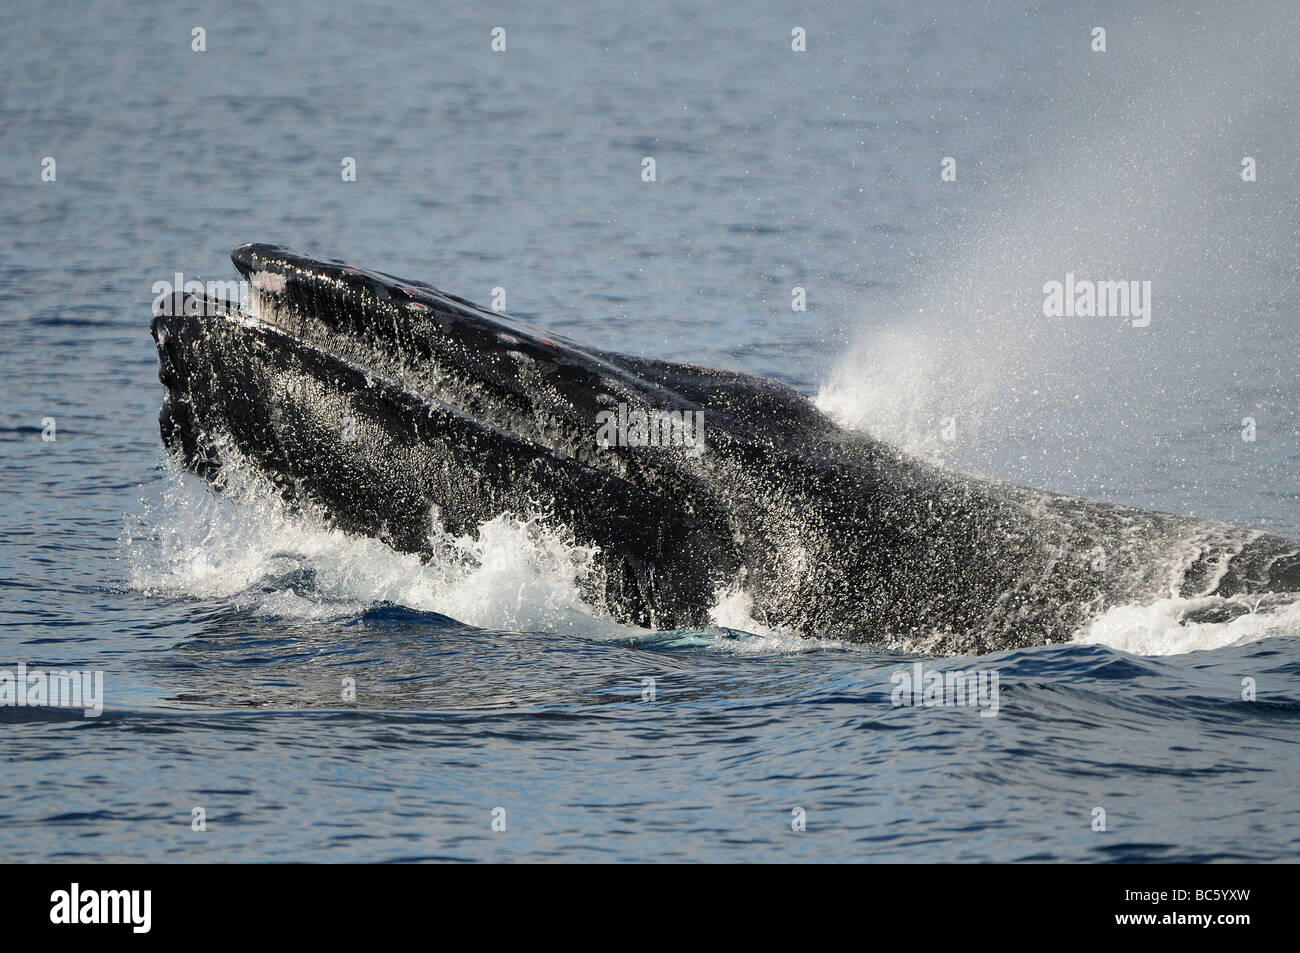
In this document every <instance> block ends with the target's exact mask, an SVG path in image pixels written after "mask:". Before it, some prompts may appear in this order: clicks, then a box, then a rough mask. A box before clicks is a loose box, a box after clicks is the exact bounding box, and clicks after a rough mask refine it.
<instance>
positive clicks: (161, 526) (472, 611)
mask: <svg viewBox="0 0 1300 953" xmlns="http://www.w3.org/2000/svg"><path fill="white" fill-rule="evenodd" d="M228 476H229V474H228ZM232 483H233V484H238V485H231V486H228V487H227V488H226V492H224V493H220V494H216V493H213V492H211V491H210V490H209V488H208V487H207V486H206V485H205V484H204V483H203V481H202V480H200V479H198V478H197V477H193V476H191V475H189V474H185V473H182V472H179V471H177V470H174V469H171V468H169V469H168V474H167V476H166V478H165V479H164V481H163V482H162V483H161V484H160V485H158V486H156V487H154V488H153V490H152V492H151V494H150V495H149V496H146V497H145V498H144V499H142V500H141V505H142V511H141V512H140V513H139V514H137V515H136V516H134V517H132V518H130V519H129V521H128V527H127V529H126V530H125V531H124V533H123V536H122V539H121V550H122V552H123V554H124V555H125V557H126V560H127V563H128V566H129V572H130V583H131V585H132V587H133V588H135V589H137V590H139V591H141V592H145V593H158V594H166V595H172V596H188V597H191V598H199V599H215V600H222V601H226V602H229V603H231V604H233V605H236V606H240V607H244V608H248V609H250V610H252V611H253V612H254V613H255V614H258V615H266V616H276V617H286V618H299V619H305V620H322V619H329V618H343V617H348V616H355V615H356V614H358V613H359V612H361V611H363V610H364V609H365V608H366V607H367V606H370V605H374V604H377V603H383V602H388V603H392V604H396V605H401V606H406V607H409V608H412V609H416V610H420V611H427V612H438V613H441V614H444V615H447V616H450V617H452V618H454V619H457V620H458V621H461V622H465V623H467V624H470V625H474V626H479V627H483V628H500V629H512V630H517V631H543V632H568V633H576V634H581V635H584V636H588V637H606V638H612V637H625V636H626V635H628V634H630V633H638V632H641V631H642V630H639V629H635V628H632V627H628V626H621V625H618V624H616V623H614V622H613V621H611V620H610V619H608V618H605V617H602V614H601V613H600V612H599V610H597V609H595V608H593V607H592V606H590V605H588V604H587V603H585V602H583V601H582V599H581V596H580V592H581V586H582V583H583V581H584V580H586V579H587V578H588V577H589V575H590V573H591V572H592V571H593V560H594V557H595V555H596V551H595V550H594V549H593V548H590V547H583V546H578V545H575V544H574V543H573V542H572V540H571V539H569V538H568V537H567V536H566V534H565V533H564V532H563V530H558V529H555V528H553V527H549V526H545V525H543V524H542V523H541V521H539V520H538V519H537V518H535V517H527V516H525V517H519V516H514V515H504V516H500V517H498V518H496V519H494V520H491V521H490V522H488V523H486V524H484V525H483V526H481V527H479V531H478V538H477V539H475V538H471V537H470V536H468V535H465V536H453V535H451V534H447V533H438V534H437V537H436V539H435V540H434V542H435V556H434V558H433V559H431V560H429V561H428V562H422V561H421V560H420V559H419V558H418V557H417V556H414V555H410V554H405V553H399V552H396V551H395V550H393V549H391V548H390V547H388V546H386V545H384V544H383V543H381V542H379V541H378V540H374V539H369V538H365V537H358V536H352V535H349V534H347V533H344V532H341V531H339V530H337V529H331V528H329V527H328V526H327V525H326V524H325V522H324V521H323V520H321V519H320V518H319V517H318V516H316V515H314V514H311V513H298V512H292V511H290V510H289V509H288V508H287V507H286V506H284V504H283V503H281V502H280V500H279V499H278V497H276V496H274V494H273V493H271V491H270V490H269V489H268V488H266V487H264V486H261V485H259V484H258V481H257V480H256V479H255V478H249V477H247V476H246V475H245V476H241V477H239V478H238V479H237V480H235V481H232Z"/></svg>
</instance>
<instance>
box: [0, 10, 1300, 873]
mask: <svg viewBox="0 0 1300 953" xmlns="http://www.w3.org/2000/svg"><path fill="white" fill-rule="evenodd" d="M1058 6H1059V5H1052V4H1041V5H1040V4H1021V3H998V4H985V5H980V6H978V7H976V8H975V9H967V7H966V5H964V4H955V3H954V4H941V3H922V4H907V5H902V4H898V5H888V4H871V3H859V4H852V3H844V4H836V5H833V6H832V7H831V8H830V9H827V10H823V11H820V12H816V13H803V12H799V13H796V12H792V11H791V10H789V9H788V8H787V6H786V5H782V4H775V3H758V4H745V5H744V7H743V9H742V8H741V7H740V6H739V5H736V6H735V7H732V6H730V5H708V7H707V8H705V9H699V8H698V5H693V4H687V3H665V4H655V5H640V6H626V5H621V4H612V3H610V4H580V5H554V6H549V7H546V8H542V7H540V6H536V5H534V6H527V7H526V8H525V7H520V6H519V5H518V4H493V3H483V4H475V5H448V6H447V7H446V8H445V9H434V8H432V7H427V8H426V6H425V5H414V4H412V5H403V4H396V3H375V2H371V3H363V4H359V5H353V6H351V7H349V8H348V9H346V10H345V9H343V8H333V7H327V6H321V5H307V4H300V3H282V4H274V5H269V6H268V5H265V4H253V3H232V4H227V5H223V7H222V8H221V9H220V11H218V10H216V9H215V8H213V9H210V10H209V9H206V8H204V9H201V10H200V9H197V8H188V7H179V8H178V7H175V6H172V5H165V4H153V3H140V4H132V5H129V6H120V7H109V6H105V5H83V4H64V3H59V2H51V3H43V4H10V5H8V6H6V7H5V8H4V10H3V12H0V54H3V55H0V73H2V74H3V83H2V84H0V385H2V387H3V398H4V399H3V400H2V401H0V454H2V458H0V492H2V494H3V496H2V497H0V669H13V668H14V667H15V666H17V665H18V664H20V663H21V664H25V665H26V666H27V668H28V669H29V670H37V669H49V670H68V669H77V670H83V669H84V670H97V671H101V672H102V673H103V686H104V694H103V701H104V711H103V713H102V714H101V715H100V716H99V717H93V718H87V717H83V716H82V714H81V713H80V712H79V711H69V710H58V709H50V708H30V707H27V708H23V707H0V737H3V746H2V747H0V752H2V759H3V760H2V763H3V785H2V786H0V859H2V860H6V861H35V860H103V861H127V860H168V861H193V862H205V861H256V860H277V861H283V860H308V861H380V860H388V861H393V860H425V859H428V860H436V859H458V860H459V859H464V860H503V861H504V860H588V861H614V860H624V861H627V860H631V861H649V860H692V861H696V860H712V861H811V860H832V861H876V860H882V861H924V862H934V861H1011V860H1045V861H1059V860H1069V861H1145V860H1151V861H1172V860H1184V861H1211V860H1295V859H1296V857H1297V853H1298V852H1300V811H1298V809H1297V807H1296V800H1295V791H1296V790H1297V786H1298V782H1300V771H1298V770H1297V766H1296V764H1297V762H1296V754H1297V749H1296V738H1297V728H1300V608H1298V607H1297V606H1296V605H1295V604H1293V603H1288V602H1286V601H1283V602H1282V604H1280V605H1277V606H1273V607H1269V606H1252V607H1251V608H1253V609H1254V610H1255V611H1251V612H1247V613H1245V614H1240V615H1235V617H1233V618H1231V619H1228V618H1227V615H1226V614H1225V615H1224V617H1223V618H1224V621H1221V622H1201V623H1192V622H1188V621H1187V620H1186V619H1185V618H1184V615H1185V613H1186V612H1187V611H1188V610H1191V609H1203V608H1207V607H1208V608H1215V607H1216V606H1214V605H1210V606H1205V605H1193V604H1191V603H1189V602H1186V601H1182V600H1173V599H1171V600H1165V601H1162V602H1158V603H1155V604H1152V605H1134V606H1124V607H1120V608H1117V609H1113V610H1111V611H1110V612H1108V613H1107V614H1106V615H1105V616H1103V617H1101V618H1099V619H1096V620H1095V621H1094V622H1093V623H1092V624H1091V625H1090V626H1089V627H1088V628H1086V629H1084V630H1081V631H1080V632H1079V633H1077V635H1076V637H1075V640H1074V641H1073V642H1071V643H1068V644H1063V645H1055V646H1045V647H1038V648H1030V649H1024V650H1019V651H1015V652H1008V653H999V654H996V655H989V656H983V657H980V658H977V659H974V658H961V659H944V658H930V657H921V656H910V655H904V654H901V653H896V652H889V651H884V650H881V649H879V648H873V647H871V646H864V645H851V644H845V643H840V642H834V641H830V640H825V639H815V638H814V639H800V638H798V637H795V636H792V635H790V634H788V633H782V632H773V631H767V630H765V629H764V628H763V627H762V626H761V625H758V624H757V623H755V622H754V621H753V620H752V619H751V618H750V616H749V613H748V612H747V609H746V605H745V600H744V597H743V594H742V595H733V596H729V597H720V598H719V604H718V606H717V608H716V610H715V621H716V625H715V626H713V627H711V628H709V629H707V630H702V631H691V632H649V631H644V630H638V629H631V628H628V627H624V626H619V625H615V624H613V623H611V622H610V621H609V620H608V619H605V618H602V617H600V615H599V613H597V612H594V611H593V610H592V609H591V608H590V607H588V606H586V605H584V604H583V603H582V602H581V601H580V600H579V599H578V598H577V588H576V585H575V583H574V579H575V576H576V575H579V574H580V573H581V571H582V567H583V566H584V564H585V560H586V559H588V558H589V557H590V554H589V553H588V552H586V551H584V550H583V549H582V548H581V547H575V546H574V545H572V543H571V542H570V541H569V540H566V539H565V537H564V534H563V533H562V532H559V531H556V530H555V529H554V528H551V527H545V526H541V525H539V524H537V523H535V522H531V521H529V519H528V518H527V517H526V515H523V514H521V515H520V517H519V518H503V519H500V520H497V521H494V522H493V523H491V524H489V525H487V526H484V527H482V528H481V529H480V531H479V533H478V534H477V536H476V537H474V538H463V539H455V540H448V541H447V547H446V552H447V556H446V558H444V559H440V560H435V561H433V562H431V563H428V564H421V563H420V562H419V561H418V560H415V559H413V558H411V557H407V556H402V555H399V554H396V553H394V552H392V551H390V550H387V549H386V548H384V547H383V546H381V545H379V544H377V543H375V542H373V541H368V540H362V539H356V538H349V537H346V536H344V535H342V534H339V533H337V532H334V531H332V530H331V529H330V528H329V527H327V526H324V525H322V524H320V523H319V522H314V521H312V520H311V519H310V518H308V517H304V516H301V515H295V514H292V513H288V512H285V511H284V510H283V509H282V508H281V507H279V506H278V505H277V504H275V503H274V502H272V501H271V500H270V499H268V498H267V497H266V496H265V495H264V494H259V493H258V492H257V488H256V486H255V485H253V484H252V483H251V482H250V485H249V486H247V487H244V488H242V490H240V491H239V492H232V493H230V494H228V495H226V496H223V497H216V496H214V495H213V494H212V493H211V492H210V491H209V490H208V489H207V487H206V486H205V485H204V484H203V482H202V481H201V480H199V479H198V478H196V477H193V476H190V475H186V474H184V473H181V472H179V471H177V470H176V469H175V468H174V467H173V466H172V465H171V464H170V463H168V462H167V461H166V459H165V457H164V454H163V452H162V449H161V445H160V441H159V438H158V432H157V422H156V414H157V410H158V406H159V403H160V400H161V397H162V388H161V385H159V383H158V381H157V376H156V358H155V353H154V349H153V343H152V341H151V340H150V338H149V332H148V325H149V316H150V305H151V302H152V299H153V297H154V291H153V285H154V283H155V282H158V281H169V280H172V277H173V275H174V274H175V273H177V272H182V273H183V274H184V275H185V276H186V277H187V278H198V279H218V280H224V279H227V278H231V277H234V272H233V270H232V269H231V267H230V264H229V260H228V254H229V250H230V249H231V248H232V247H234V246H235V245H237V244H239V243H242V242H245V241H269V242H280V243H283V244H287V245H290V246H292V247H296V248H301V249H303V250H307V251H311V252H315V253H317V254H320V255H322V256H323V257H338V258H344V259H348V260H351V261H353V262H355V263H357V264H360V265H364V266H368V267H374V268H378V269H382V270H385V271H389V272H392V273H396V274H404V275H409V276H411V277H415V278H420V279H425V280H429V281H432V282H433V283H435V284H437V285H439V286H440V287H443V288H444V289H446V290H448V291H451V292H453V293H456V294H459V295H462V296H465V297H468V298H471V299H475V300H480V301H486V300H488V299H489V298H490V297H491V295H492V289H493V288H497V287H502V288H505V289H506V294H507V307H508V309H509V310H511V311H512V312H514V313H516V314H518V315H520V316H523V317H526V318H528V319H529V320H532V321H535V322H537V323H539V324H542V325H544V326H549V327H552V328H554V329H556V330H557V331H560V332H562V333H565V334H568V335H570V336H572V337H574V338H576V339H578V340H585V341H589V342H591V343H593V344H596V345H600V346H604V347H611V348H616V349H619V350H623V351H627V352H631V353H636V354H647V355H654V356H659V357H664V358H669V359H689V360H694V361H699V362H701V363H706V364H717V365H723V366H733V367H738V368H741V369H744V370H749V371H754V372H757V373H762V374H767V375H771V376H774V377H777V378H779V379H781V380H784V381H786V382H788V383H790V384H791V385H793V386H795V387H797V388H799V389H801V390H803V391H804V392H806V393H808V394H809V395H810V396H813V397H814V398H815V399H816V400H817V401H818V403H819V404H820V405H821V406H822V407H823V408H824V409H825V410H826V411H827V412H828V413H830V414H832V415H833V416H835V417H836V418H837V419H839V420H841V421H842V422H843V423H844V424H845V425H847V426H852V427H858V428H862V429H865V430H867V431H869V432H871V433H873V434H876V435H878V436H880V437H882V438H884V439H888V440H890V441H891V442H894V443H896V444H898V445H900V446H902V447H904V448H905V449H907V450H909V451H910V452H913V453H915V454H918V455H922V456H926V457H928V458H931V459H936V460H939V461H941V462H943V463H945V464H947V465H951V466H954V467H958V468H961V469H965V470H970V471H974V472H978V473H981V474H985V475H989V476H993V477H999V478H1004V479H1009V480H1014V481H1017V482H1021V483H1026V484H1032V485H1035V486H1044V487H1049V488H1051V489H1054V490H1059V491H1062V492H1068V493H1074V494H1078V495H1082V496H1088V497H1095V498H1103V499H1112V500H1118V501H1121V502H1124V503H1129V504H1133V505H1139V506H1144V507H1148V508H1152V509H1162V510H1169V511H1176V512H1189V513H1197V514H1200V515H1204V516H1207V517H1213V518H1217V519H1224V520H1228V521H1230V522H1233V523H1237V524H1239V525H1243V526H1249V527H1252V528H1259V529H1264V530H1267V531H1270V532H1273V533H1278V534H1282V535H1291V536H1297V537H1300V480H1297V476H1296V474H1297V469H1298V467H1300V379H1298V378H1300V375H1297V373H1296V366H1297V361H1296V358H1297V354H1300V322H1297V313H1298V312H1300V286H1298V282H1300V261H1298V260H1297V250H1296V240H1295V238H1296V236H1295V227H1296V222H1298V221H1300V207H1298V206H1300V176H1298V175H1297V166H1296V161H1295V152H1296V149H1295V145H1296V143H1297V142H1298V141H1300V121H1298V120H1297V116H1296V113H1295V109H1294V105H1293V103H1294V95H1293V90H1294V89H1295V88H1296V81H1297V79H1300V77H1298V76H1297V73H1298V72H1300V60H1297V58H1296V57H1295V56H1294V53H1293V50H1294V48H1295V46H1296V44H1297V41H1300V24H1298V20H1300V15H1298V14H1297V11H1296V10H1295V9H1294V8H1293V7H1292V6H1291V5H1288V4H1285V3H1280V2H1279V3H1269V4H1265V3H1259V4H1252V3H1246V4H1237V5H1233V7H1232V9H1231V10H1226V11H1224V12H1222V13H1219V12H1215V11H1206V10H1204V9H1199V8H1198V7H1197V6H1196V5H1193V4H1172V3H1170V4H1150V3H1137V2H1133V3H1106V2H1095V3H1087V4H1083V5H1079V6H1076V7H1073V8H1070V9H1066V8H1064V7H1060V8H1058ZM497 26H500V27H503V28H504V29H505V30H506V50H505V51H504V52H493V51H492V49H491V39H492V37H491V31H492V29H493V28H494V27H497ZM1099 26H1100V27H1103V28H1105V30H1106V47H1107V48H1106V51H1105V52H1094V51H1093V50H1092V49H1091V44H1092V42H1093V40H1092V30H1093V28H1094V27H1099ZM197 27H201V28H203V29H204V30H205V31H206V32H205V34H204V39H205V42H206V50H205V51H203V52H198V51H196V50H194V49H192V43H193V42H194V40H193V32H192V31H193V30H194V29H195V28H197ZM795 27H803V28H804V30H805V31H806V36H807V50H806V51H805V52H795V51H793V50H792V49H791V31H792V30H793V29H794V28H795ZM1248 156H1249V157H1251V158H1252V159H1253V160H1254V162H1255V167H1256V171H1257V178H1256V180H1255V181H1253V182H1245V181H1243V180H1242V178H1241V175H1240V172H1241V170H1242V167H1243V166H1242V160H1243V158H1244V157H1248ZM46 157H50V158H53V159H54V162H55V165H54V169H55V176H54V181H43V179H42V169H43V162H44V160H45V159H46ZM345 157H351V158H352V159H354V160H355V164H356V169H357V174H356V181H353V182H346V181H344V180H343V178H342V176H341V175H340V171H341V163H342V162H343V160H344V158H345ZM645 157H653V158H654V159H655V167H656V181H654V182H645V181H643V180H642V175H641V173H642V160H643V159H644V158H645ZM945 157H950V158H952V159H954V160H955V168H956V181H950V182H949V181H943V180H942V179H941V176H940V172H941V165H942V162H943V160H944V158H945ZM1067 273H1073V274H1076V275H1079V276H1087V277H1093V278H1098V279H1110V278H1115V279H1126V280H1127V279H1141V280H1150V281H1151V282H1152V288H1153V293H1152V294H1153V297H1152V311H1151V322H1150V325H1149V326H1147V327H1134V326H1133V325H1132V323H1131V322H1129V321H1127V320H1123V319H1115V318H1073V319H1065V318H1047V317H1045V316H1044V315H1043V313H1042V310H1041V305H1042V287H1043V284H1044V282H1047V281H1051V280H1064V279H1065V276H1066V274H1067ZM795 287H802V288H804V289H805V290H806V294H807V301H808V308H807V310H806V311H804V312H799V311H794V310H792V308H791V301H792V293H793V292H792V289H793V288H795ZM47 419H52V420H53V436H54V437H55V439H53V440H47V439H43V436H49V435H50V424H49V423H48V422H47ZM1244 434H1246V435H1249V436H1252V437H1253V438H1254V439H1249V440H1248V439H1243V435H1244ZM1218 608H1223V607H1222V606H1218ZM918 662H919V663H921V664H922V665H923V668H924V670H926V671H941V672H951V671H956V670H965V671H984V672H994V673H996V674H997V677H998V686H999V694H998V700H997V710H996V714H995V715H993V714H992V710H991V709H990V708H989V707H984V708H981V707H978V706H975V707H969V706H968V707H925V706H895V705H894V704H893V700H892V698H891V694H892V693H893V691H894V688H895V684H896V682H895V676H896V675H897V673H900V672H912V671H914V668H913V666H914V665H915V664H916V663H918ZM348 679H350V680H352V682H351V686H352V690H353V691H354V692H355V696H354V697H353V696H352V695H350V694H349V695H347V696H345V689H346V688H347V687H348V686H347V684H346V683H345V680H348ZM196 809H201V811H202V817H203V820H204V824H203V825H198V824H197V822H196V820H195V816H196ZM494 822H495V828H500V827H502V826H504V829H503V830H502V829H494ZM1103 822H1104V829H1099V828H1101V827H1102V826H1103ZM196 826H203V827H205V829H203V830H195V829H194V828H195V827H196ZM800 827H802V828H803V829H800V830H796V829H795V828H800Z"/></svg>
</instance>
